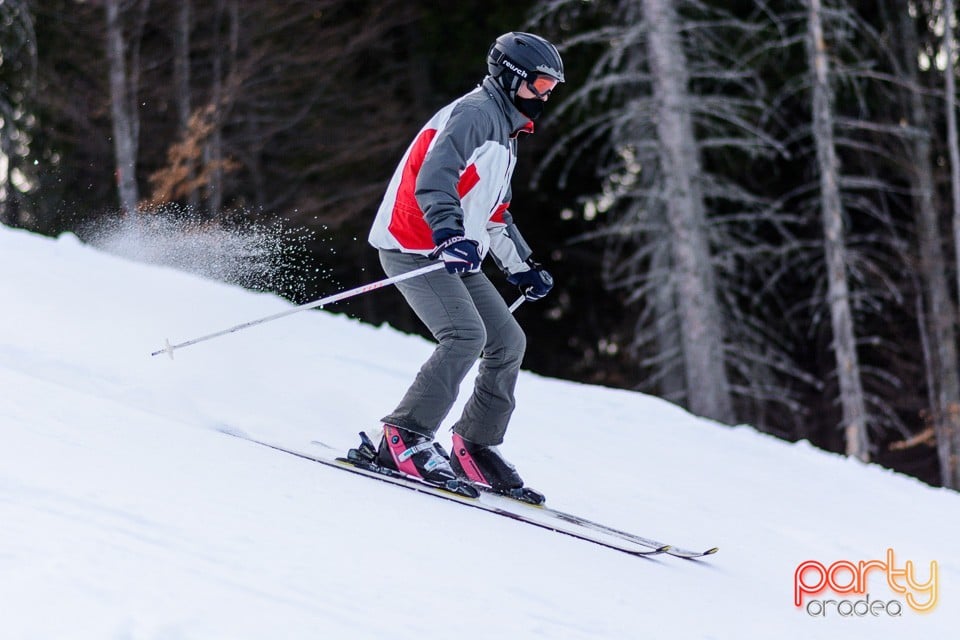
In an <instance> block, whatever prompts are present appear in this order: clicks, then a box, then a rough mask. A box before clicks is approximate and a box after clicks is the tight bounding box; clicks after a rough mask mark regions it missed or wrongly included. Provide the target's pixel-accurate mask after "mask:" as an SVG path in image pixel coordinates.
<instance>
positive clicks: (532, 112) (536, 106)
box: [513, 96, 544, 120]
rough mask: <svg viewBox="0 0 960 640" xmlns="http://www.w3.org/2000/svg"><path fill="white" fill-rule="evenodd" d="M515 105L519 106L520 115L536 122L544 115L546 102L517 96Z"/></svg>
mask: <svg viewBox="0 0 960 640" xmlns="http://www.w3.org/2000/svg"><path fill="white" fill-rule="evenodd" d="M513 104H515V105H516V106H517V109H519V110H520V113H522V114H523V115H525V116H527V117H528V118H530V119H531V120H536V119H537V118H539V117H540V115H541V114H542V113H543V105H544V102H543V100H541V99H540V98H521V97H520V96H517V97H515V98H514V99H513Z"/></svg>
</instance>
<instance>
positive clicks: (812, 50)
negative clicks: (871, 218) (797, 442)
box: [807, 0, 870, 461]
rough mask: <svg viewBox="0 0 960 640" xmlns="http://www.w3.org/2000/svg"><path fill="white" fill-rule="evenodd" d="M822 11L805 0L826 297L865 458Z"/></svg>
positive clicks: (843, 394) (853, 440)
mask: <svg viewBox="0 0 960 640" xmlns="http://www.w3.org/2000/svg"><path fill="white" fill-rule="evenodd" d="M822 12H823V8H822V6H821V4H820V0H807V25H808V32H807V54H808V56H809V64H810V73H811V74H812V92H811V93H812V100H813V137H814V140H815V142H816V147H817V165H818V168H819V171H820V209H821V216H822V219H823V239H824V253H825V256H826V263H827V300H828V304H829V307H830V318H831V324H832V327H833V343H832V348H833V353H834V356H835V358H836V360H837V367H836V371H837V377H838V379H839V383H840V402H841V405H842V407H843V429H844V433H845V435H846V442H847V455H850V456H854V457H857V458H859V459H860V460H864V461H866V460H869V459H870V450H869V438H868V435H867V409H866V401H865V399H864V393H863V384H862V382H861V379H860V360H859V357H858V355H857V347H856V334H855V332H854V326H853V315H852V312H851V302H850V298H851V294H850V286H849V283H848V281H847V273H846V270H847V264H848V259H847V250H846V237H845V234H844V227H843V204H842V202H841V197H840V165H839V162H838V160H837V151H836V147H835V143H834V124H833V122H834V117H835V116H834V111H833V89H832V87H831V76H830V58H829V52H828V50H827V43H826V39H825V37H824V30H823V18H822Z"/></svg>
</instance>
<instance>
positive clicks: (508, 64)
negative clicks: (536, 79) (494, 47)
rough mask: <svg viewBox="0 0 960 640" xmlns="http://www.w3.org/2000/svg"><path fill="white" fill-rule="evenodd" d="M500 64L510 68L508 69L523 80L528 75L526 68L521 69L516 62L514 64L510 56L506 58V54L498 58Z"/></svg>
mask: <svg viewBox="0 0 960 640" xmlns="http://www.w3.org/2000/svg"><path fill="white" fill-rule="evenodd" d="M500 64H502V65H503V66H505V67H506V68H507V69H510V71H513V72H514V73H515V74H517V75H518V76H520V77H521V78H523V79H524V80H526V79H527V76H529V75H530V74H529V73H527V70H526V69H521V68H520V67H518V66H517V65H516V64H514V62H513V61H512V60H511V59H510V58H507V57H506V56H504V57H503V58H501V59H500Z"/></svg>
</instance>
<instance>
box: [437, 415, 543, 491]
mask: <svg viewBox="0 0 960 640" xmlns="http://www.w3.org/2000/svg"><path fill="white" fill-rule="evenodd" d="M450 467H451V468H452V469H453V472H454V473H456V474H457V476H459V477H461V478H464V479H466V480H469V481H470V482H472V483H474V484H476V485H479V486H481V487H484V488H486V489H488V490H489V491H492V492H493V493H499V494H502V495H505V496H508V497H510V498H513V499H515V500H520V501H522V502H528V503H530V504H534V505H538V504H543V503H544V501H546V497H544V495H543V494H542V493H540V492H538V491H534V490H533V489H530V488H529V487H525V486H523V479H521V478H520V474H519V473H517V468H516V467H514V466H513V465H512V464H510V463H509V462H508V461H507V460H506V459H505V458H504V457H503V456H502V455H500V451H499V450H498V449H497V447H495V446H492V445H483V444H476V443H473V442H470V441H468V440H464V439H463V437H462V436H461V435H460V434H459V433H454V434H453V457H452V458H451V460H450Z"/></svg>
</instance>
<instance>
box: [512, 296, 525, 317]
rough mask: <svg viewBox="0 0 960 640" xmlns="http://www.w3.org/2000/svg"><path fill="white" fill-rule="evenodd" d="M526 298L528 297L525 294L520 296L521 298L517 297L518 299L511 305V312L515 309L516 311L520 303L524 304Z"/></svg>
mask: <svg viewBox="0 0 960 640" xmlns="http://www.w3.org/2000/svg"><path fill="white" fill-rule="evenodd" d="M524 300H526V298H525V297H524V296H520V297H519V298H517V299H516V300H514V301H513V304H512V305H510V313H513V312H514V311H516V310H517V308H518V307H519V306H520V305H522V304H523V301H524Z"/></svg>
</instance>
